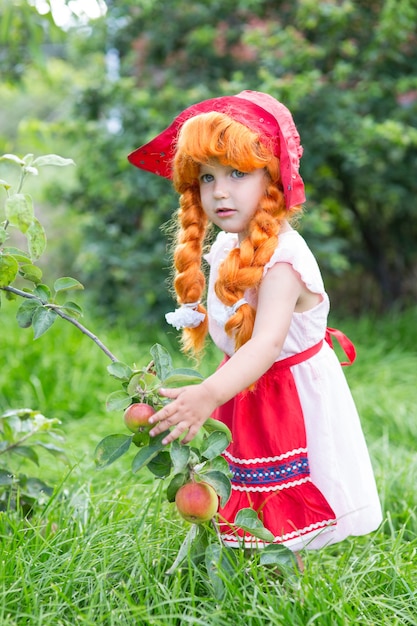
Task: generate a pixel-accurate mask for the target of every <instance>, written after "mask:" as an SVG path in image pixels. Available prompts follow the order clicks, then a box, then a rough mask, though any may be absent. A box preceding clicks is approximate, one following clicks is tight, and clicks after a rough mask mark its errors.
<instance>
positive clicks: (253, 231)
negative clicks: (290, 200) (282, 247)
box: [215, 181, 289, 350]
mask: <svg viewBox="0 0 417 626" xmlns="http://www.w3.org/2000/svg"><path fill="white" fill-rule="evenodd" d="M288 213H289V212H288V210H287V209H286V207H285V201H284V195H283V193H282V191H281V190H280V189H279V187H278V186H277V184H276V183H273V182H272V181H271V182H270V184H269V185H268V187H267V190H266V193H265V196H264V197H263V198H262V199H261V202H260V204H259V208H258V210H257V211H256V213H255V215H254V216H253V218H252V220H251V222H250V224H249V229H248V230H249V234H248V236H247V237H246V238H245V239H244V240H243V241H242V242H241V244H240V248H235V249H234V250H232V251H231V252H230V253H229V254H228V256H227V257H226V259H225V260H224V261H223V263H222V265H221V266H220V268H219V274H218V278H217V281H216V284H215V291H216V295H217V297H218V298H219V299H220V300H221V301H222V302H224V303H225V304H227V305H228V306H232V305H233V304H235V303H236V302H237V301H238V300H240V299H241V298H243V296H244V293H245V291H246V289H253V288H256V287H258V286H259V284H260V282H261V280H262V277H263V272H264V267H265V265H266V264H267V263H268V261H269V260H270V259H271V256H272V254H273V253H274V251H275V249H276V247H277V244H278V233H279V230H280V222H281V221H282V220H283V219H285V218H287V217H288ZM254 322H255V310H254V309H253V307H252V306H250V305H249V304H246V305H245V306H241V307H239V309H238V310H237V311H236V313H235V314H234V315H232V317H230V319H229V320H228V322H227V323H226V326H225V330H226V332H227V333H228V334H229V335H230V336H234V338H235V348H236V350H237V349H238V348H240V346H242V345H243V344H244V343H246V342H247V341H248V340H249V339H250V337H251V336H252V332H253V325H254Z"/></svg>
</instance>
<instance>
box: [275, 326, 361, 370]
mask: <svg viewBox="0 0 417 626" xmlns="http://www.w3.org/2000/svg"><path fill="white" fill-rule="evenodd" d="M332 337H334V338H335V339H337V341H338V342H339V344H340V346H341V348H342V350H343V352H344V353H345V355H346V357H347V358H348V361H343V362H342V363H341V365H352V363H353V362H354V360H355V358H356V350H355V346H354V345H353V343H352V342H351V340H350V339H349V338H348V337H346V335H345V334H343V333H342V332H341V331H340V330H337V329H336V328H327V329H326V335H325V337H324V339H325V340H326V342H327V343H328V344H329V346H330V347H331V348H333V341H332ZM323 341H324V340H323V339H322V340H321V341H319V342H318V343H316V344H315V345H314V346H311V348H307V350H303V351H302V352H299V353H298V354H293V355H292V356H289V357H287V358H286V359H281V360H280V361H276V362H275V363H274V368H275V369H281V368H284V367H292V366H293V365H298V364H299V363H302V362H303V361H307V359H310V358H311V357H312V356H314V355H315V354H317V352H319V351H320V350H321V347H322V345H323Z"/></svg>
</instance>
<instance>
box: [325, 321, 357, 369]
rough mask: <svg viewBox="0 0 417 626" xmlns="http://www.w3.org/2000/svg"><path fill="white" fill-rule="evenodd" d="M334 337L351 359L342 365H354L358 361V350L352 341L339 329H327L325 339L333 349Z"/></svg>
mask: <svg viewBox="0 0 417 626" xmlns="http://www.w3.org/2000/svg"><path fill="white" fill-rule="evenodd" d="M333 337H334V338H335V339H337V341H338V342H339V344H340V346H341V348H342V350H343V352H344V353H345V354H346V356H347V358H348V359H349V360H348V361H343V362H342V363H341V365H352V363H353V362H354V360H355V359H356V350H355V346H354V345H353V343H352V342H351V340H350V339H349V338H348V337H346V335H345V334H344V333H342V331H340V330H337V328H326V334H325V336H324V338H325V340H326V341H327V343H328V344H329V346H330V347H331V348H333Z"/></svg>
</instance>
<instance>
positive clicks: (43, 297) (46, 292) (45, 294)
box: [33, 285, 51, 304]
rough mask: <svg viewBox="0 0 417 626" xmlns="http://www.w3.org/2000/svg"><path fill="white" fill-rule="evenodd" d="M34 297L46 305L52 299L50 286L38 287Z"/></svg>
mask: <svg viewBox="0 0 417 626" xmlns="http://www.w3.org/2000/svg"><path fill="white" fill-rule="evenodd" d="M33 295H34V296H37V297H38V298H39V300H40V301H41V302H42V304H46V303H47V302H48V301H49V298H50V297H51V290H50V289H49V287H48V285H36V287H35V289H34V290H33Z"/></svg>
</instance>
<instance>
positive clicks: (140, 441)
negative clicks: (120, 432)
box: [132, 430, 150, 448]
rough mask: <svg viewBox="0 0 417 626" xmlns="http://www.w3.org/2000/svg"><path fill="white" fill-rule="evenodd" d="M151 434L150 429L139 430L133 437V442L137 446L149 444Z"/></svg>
mask: <svg viewBox="0 0 417 626" xmlns="http://www.w3.org/2000/svg"><path fill="white" fill-rule="evenodd" d="M149 440H150V435H149V432H148V430H138V431H137V432H136V433H134V435H133V437H132V442H133V443H134V444H135V446H136V447H137V448H142V447H143V446H147V445H149Z"/></svg>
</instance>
